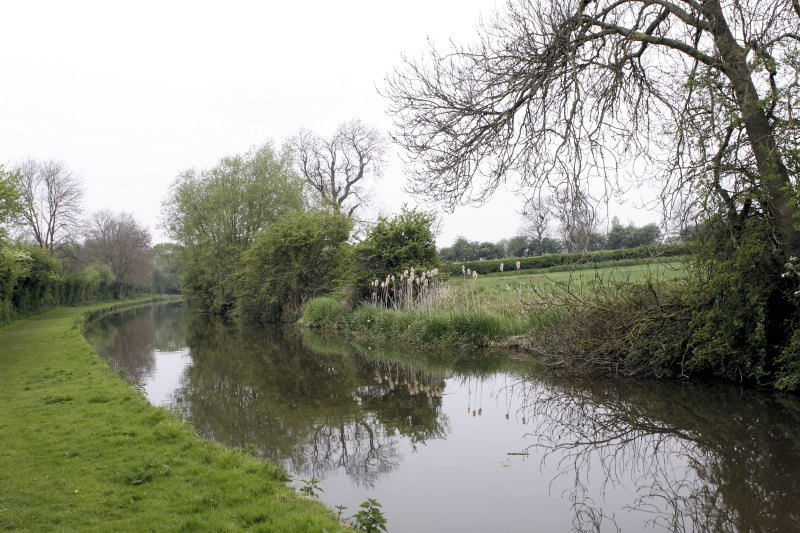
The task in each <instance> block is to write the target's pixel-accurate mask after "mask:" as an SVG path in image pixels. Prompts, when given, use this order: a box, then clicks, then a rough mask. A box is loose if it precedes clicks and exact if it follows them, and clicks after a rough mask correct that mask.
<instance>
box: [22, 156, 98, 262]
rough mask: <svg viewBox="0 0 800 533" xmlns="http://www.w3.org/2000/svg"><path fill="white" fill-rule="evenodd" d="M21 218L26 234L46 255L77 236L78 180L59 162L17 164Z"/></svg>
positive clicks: (78, 219)
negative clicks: (21, 205) (21, 207)
mask: <svg viewBox="0 0 800 533" xmlns="http://www.w3.org/2000/svg"><path fill="white" fill-rule="evenodd" d="M15 172H16V173H17V174H18V175H19V176H20V190H21V192H22V202H23V210H22V217H23V219H24V221H25V225H26V229H27V232H28V233H29V234H30V235H31V236H32V237H33V239H34V240H35V241H36V243H37V244H38V245H39V246H40V247H41V248H45V249H46V250H48V251H49V252H51V253H52V252H53V251H55V249H56V248H58V247H59V246H61V245H62V244H64V243H65V242H67V241H69V239H70V238H72V237H73V236H74V235H75V233H77V230H78V227H79V222H80V214H81V211H82V203H83V187H82V185H81V181H80V178H78V176H77V175H75V174H73V173H72V172H71V171H70V170H69V169H68V168H67V167H66V165H65V164H64V163H63V162H61V161H56V160H52V159H51V160H49V161H36V160H34V159H29V160H27V161H24V162H23V163H21V164H19V165H18V166H17V168H16V169H15Z"/></svg>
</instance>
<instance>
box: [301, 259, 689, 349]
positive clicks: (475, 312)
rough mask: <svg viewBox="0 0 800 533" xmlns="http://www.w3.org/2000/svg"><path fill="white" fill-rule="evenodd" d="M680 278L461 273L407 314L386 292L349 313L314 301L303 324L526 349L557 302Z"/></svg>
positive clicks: (653, 270) (655, 273)
mask: <svg viewBox="0 0 800 533" xmlns="http://www.w3.org/2000/svg"><path fill="white" fill-rule="evenodd" d="M683 272H684V267H683V264H682V263H680V262H677V261H668V262H665V261H663V260H662V261H649V260H639V261H637V262H635V263H632V264H626V265H624V266H620V265H617V264H614V265H612V266H609V267H606V268H593V269H577V270H571V271H564V270H563V269H561V270H559V271H550V270H548V271H539V270H516V269H514V268H513V265H511V270H505V271H504V272H500V271H498V272H496V273H492V274H487V275H476V274H475V273H474V272H471V271H469V270H467V269H464V273H463V274H461V275H454V276H452V277H450V279H449V280H435V281H434V283H433V285H432V286H431V289H430V295H431V296H430V298H418V299H414V300H413V301H414V303H413V306H412V307H411V308H409V306H407V305H402V304H397V303H396V302H395V304H394V305H392V304H393V301H392V299H391V297H387V296H386V295H387V294H389V295H390V294H391V293H390V292H389V291H388V290H387V289H382V290H383V292H382V293H381V292H378V293H377V297H376V295H375V293H373V298H372V300H373V301H372V302H371V303H370V302H367V303H364V304H362V305H358V306H356V307H355V308H354V309H352V310H349V311H347V310H346V307H345V306H344V304H343V302H342V301H341V300H337V299H335V298H331V297H324V298H317V299H314V300H311V301H310V302H309V303H308V304H307V305H306V308H305V310H304V314H303V318H302V319H301V323H304V324H306V325H309V326H312V327H332V328H339V329H343V330H344V331H346V332H349V333H351V334H353V335H354V336H355V337H356V338H357V339H362V340H390V341H393V342H395V341H397V342H402V343H411V344H423V345H437V346H462V345H463V346H478V347H486V346H490V345H502V346H505V347H525V346H527V345H528V344H529V342H528V340H529V339H530V337H531V336H533V335H536V334H537V331H541V330H542V328H551V327H553V326H554V325H557V324H559V323H562V322H563V321H564V320H565V319H566V318H567V317H568V316H569V309H567V308H566V306H559V305H553V300H554V299H556V300H557V299H558V297H559V296H560V295H565V294H567V293H570V294H575V293H585V294H590V293H592V292H593V291H595V290H598V289H601V288H603V287H607V286H609V285H618V286H624V285H631V284H634V285H635V284H639V283H642V282H644V281H646V280H648V279H672V278H676V277H679V276H681V275H682V273H683ZM387 285H388V281H387ZM401 286H402V285H401ZM380 287H381V288H383V287H384V285H383V284H381V285H380ZM392 287H393V286H392ZM426 287H427V285H426ZM374 290H376V291H377V290H378V289H374ZM603 290H605V289H603ZM407 300H408V301H411V299H407ZM564 300H565V301H566V299H564Z"/></svg>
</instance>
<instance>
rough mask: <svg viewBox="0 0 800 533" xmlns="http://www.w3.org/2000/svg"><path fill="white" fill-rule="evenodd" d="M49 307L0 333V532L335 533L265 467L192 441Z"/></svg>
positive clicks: (333, 524)
mask: <svg viewBox="0 0 800 533" xmlns="http://www.w3.org/2000/svg"><path fill="white" fill-rule="evenodd" d="M101 307H102V306H100V305H96V306H87V307H81V308H58V309H55V310H52V311H49V312H47V313H45V314H43V315H41V316H38V317H35V318H31V319H27V320H23V321H17V322H15V323H12V324H10V325H8V326H5V327H3V328H1V329H0V369H2V370H1V371H0V406H1V407H2V408H0V484H2V487H3V488H2V491H0V529H4V530H19V531H239V530H243V529H248V530H253V531H280V532H284V531H339V530H341V529H342V527H341V525H340V524H339V523H338V522H337V521H336V519H335V518H334V517H333V515H332V514H331V511H330V510H329V509H327V508H326V507H324V506H323V505H322V504H320V503H318V502H316V501H312V500H309V499H305V498H301V497H300V496H298V495H297V494H296V493H295V491H294V490H293V489H292V488H290V487H288V486H287V485H286V480H287V478H286V474H285V473H284V472H283V471H282V470H280V469H278V468H276V467H275V466H274V465H271V464H269V463H266V462H263V461H260V460H257V459H255V458H252V457H250V456H249V455H248V454H246V453H245V452H243V451H240V450H234V449H230V448H226V447H224V446H220V445H217V444H214V443H212V442H209V441H204V440H201V439H200V438H198V437H197V436H196V435H195V433H194V431H193V430H192V428H191V427H190V426H188V425H187V424H185V423H184V422H182V421H181V420H180V419H179V418H178V417H177V416H176V415H174V414H172V413H170V412H168V411H166V410H164V409H160V408H156V407H153V406H151V405H150V404H149V403H148V402H147V400H146V399H145V398H144V397H143V396H142V395H141V394H140V393H139V392H138V391H137V390H136V389H135V388H134V387H132V386H131V385H130V384H126V383H125V382H124V380H123V379H122V377H120V375H118V374H115V373H113V372H112V371H111V370H110V368H109V366H108V364H106V362H104V361H103V360H101V359H100V357H99V356H98V355H97V354H96V353H95V352H94V350H93V349H92V348H91V347H90V346H89V344H88V343H87V342H86V340H85V339H84V338H83V336H82V334H81V331H80V328H79V327H78V326H79V325H80V323H81V322H82V316H84V313H86V312H89V311H92V310H93V309H94V310H95V311H96V310H97V309H100V308H101Z"/></svg>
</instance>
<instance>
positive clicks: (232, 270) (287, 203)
mask: <svg viewBox="0 0 800 533" xmlns="http://www.w3.org/2000/svg"><path fill="white" fill-rule="evenodd" d="M303 208H304V199H303V183H302V181H301V180H300V178H299V176H298V175H297V174H296V173H295V172H294V171H293V170H292V160H291V156H290V154H289V153H288V151H286V150H282V151H277V150H275V149H274V148H273V147H272V145H271V144H266V145H264V146H261V147H259V148H254V149H252V150H250V151H248V152H246V153H244V154H239V155H234V156H228V157H224V158H222V159H221V160H220V161H219V163H218V164H217V165H216V166H214V167H212V168H210V169H205V170H200V171H197V170H193V169H192V170H187V171H185V172H182V173H181V174H180V175H179V176H178V177H177V178H176V180H175V181H174V182H173V184H172V186H171V188H170V192H169V196H168V197H167V199H166V200H165V201H164V202H163V204H162V225H163V227H164V228H165V229H166V231H167V234H168V235H169V237H170V238H171V239H172V240H173V241H175V242H176V243H178V244H180V245H181V250H182V253H183V255H184V257H183V258H182V259H183V263H184V270H183V279H182V283H181V288H182V290H183V292H184V294H185V295H186V296H187V298H188V299H189V300H190V301H191V302H192V303H193V304H195V305H197V306H198V307H200V308H202V309H205V310H207V311H211V312H213V313H216V314H227V313H228V312H229V311H231V310H232V309H233V306H234V301H235V295H234V288H235V284H236V280H235V277H236V271H237V268H238V267H239V261H240V258H241V255H242V253H244V251H245V250H247V249H248V248H249V246H250V245H251V244H252V243H253V241H254V239H255V236H256V235H257V234H258V232H260V231H262V230H263V229H265V228H266V227H267V226H268V225H269V224H271V223H272V222H274V221H275V220H277V219H278V218H279V217H281V216H283V215H286V214H288V213H292V212H296V211H301V210H302V209H303Z"/></svg>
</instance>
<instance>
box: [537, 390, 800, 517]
mask: <svg viewBox="0 0 800 533" xmlns="http://www.w3.org/2000/svg"><path fill="white" fill-rule="evenodd" d="M528 386H529V387H531V388H534V389H536V390H535V393H533V394H531V396H532V397H535V398H536V400H535V401H533V402H530V403H528V404H526V405H525V406H524V407H523V408H522V410H523V411H524V412H525V416H527V417H528V418H529V419H533V420H535V425H534V427H535V430H534V432H533V433H532V434H531V435H530V437H531V438H533V439H534V440H535V443H534V444H533V445H532V446H531V451H533V450H538V451H541V452H543V453H544V456H543V459H542V460H543V461H544V462H547V461H549V460H555V461H556V463H557V465H558V472H559V476H561V477H564V478H567V479H569V480H570V483H569V484H570V488H569V489H568V490H567V492H568V495H569V498H570V501H571V503H572V508H573V512H574V520H573V526H574V528H575V529H576V530H578V531H599V530H600V529H601V528H602V529H607V528H608V527H609V526H611V527H615V526H616V518H618V517H615V516H613V514H610V513H608V512H605V511H604V510H603V498H604V496H605V495H606V494H608V493H610V492H611V491H612V490H613V489H615V488H616V487H617V486H619V485H623V486H625V485H627V486H631V485H633V486H635V487H636V491H637V498H636V499H635V501H633V502H631V503H630V504H628V505H627V506H626V510H627V511H639V512H644V513H648V514H649V515H650V516H651V518H650V520H649V525H651V526H654V527H656V528H657V529H662V528H663V529H665V530H668V531H715V532H718V531H722V532H728V531H730V532H734V531H776V532H778V531H780V532H787V531H800V504H798V500H797V496H798V494H800V478H798V476H797V473H798V472H800V455H799V454H798V449H800V409H798V402H797V399H796V398H794V397H790V396H784V395H779V394H764V393H760V392H755V391H742V390H739V389H735V388H729V387H723V386H713V387H711V386H701V385H680V384H658V386H653V384H648V383H645V384H633V383H627V382H613V383H609V382H607V383H597V382H595V383H582V384H580V385H578V384H576V383H574V382H571V383H569V384H566V383H552V382H550V383H546V384H544V383H542V382H541V381H539V380H537V381H536V382H534V384H529V385H528ZM597 474H599V477H600V479H599V480H598V479H597ZM598 485H599V489H598ZM598 495H599V496H598Z"/></svg>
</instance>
